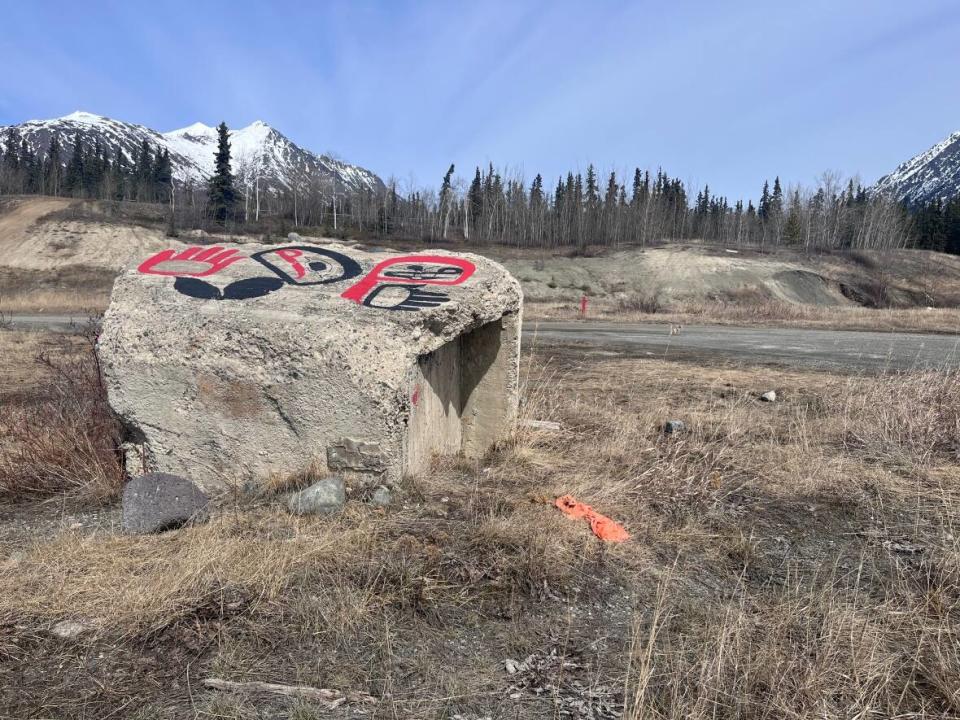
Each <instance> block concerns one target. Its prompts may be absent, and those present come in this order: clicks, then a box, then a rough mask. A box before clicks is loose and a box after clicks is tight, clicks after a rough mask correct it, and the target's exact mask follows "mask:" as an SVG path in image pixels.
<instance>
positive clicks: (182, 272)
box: [137, 245, 246, 277]
mask: <svg viewBox="0 0 960 720" xmlns="http://www.w3.org/2000/svg"><path fill="white" fill-rule="evenodd" d="M245 257H246V255H241V254H240V251H239V250H236V249H234V248H230V249H227V250H224V249H223V248H222V247H220V246H219V245H215V246H213V247H191V248H187V249H186V250H181V251H180V252H177V251H176V250H164V251H162V252H158V253H157V254H156V255H154V256H153V257H150V258H147V259H146V260H144V261H143V262H142V263H140V267H138V268H137V270H138V271H140V272H142V273H145V274H147V275H174V276H177V277H206V276H207V275H213V274H214V273H218V272H220V271H221V270H223V269H224V268H225V267H227V266H228V265H230V264H232V263H235V262H236V261H237V260H243V259H244V258H245Z"/></svg>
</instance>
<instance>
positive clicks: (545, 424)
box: [520, 419, 560, 432]
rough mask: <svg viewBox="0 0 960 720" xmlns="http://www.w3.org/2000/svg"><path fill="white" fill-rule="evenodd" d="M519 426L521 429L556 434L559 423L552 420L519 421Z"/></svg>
mask: <svg viewBox="0 0 960 720" xmlns="http://www.w3.org/2000/svg"><path fill="white" fill-rule="evenodd" d="M520 424H521V425H522V426H523V427H526V428H530V429H531V430H549V431H551V432H556V431H557V430H560V423H558V422H555V421H553V420H526V419H525V420H521V421H520Z"/></svg>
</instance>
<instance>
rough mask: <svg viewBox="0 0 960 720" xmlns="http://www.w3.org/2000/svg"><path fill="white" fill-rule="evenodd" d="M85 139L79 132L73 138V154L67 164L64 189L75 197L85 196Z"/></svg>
mask: <svg viewBox="0 0 960 720" xmlns="http://www.w3.org/2000/svg"><path fill="white" fill-rule="evenodd" d="M83 162H84V152H83V138H82V137H81V136H80V133H79V132H78V133H77V134H76V135H75V136H74V138H73V153H72V154H71V155H70V160H69V161H68V162H67V172H66V175H65V177H64V183H63V184H64V187H65V188H66V190H67V192H69V193H70V194H71V195H73V196H74V197H78V196H81V195H83V179H84V172H83Z"/></svg>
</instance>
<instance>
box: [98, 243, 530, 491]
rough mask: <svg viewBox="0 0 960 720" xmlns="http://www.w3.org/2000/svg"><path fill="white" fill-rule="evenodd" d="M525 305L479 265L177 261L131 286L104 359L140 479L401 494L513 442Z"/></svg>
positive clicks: (325, 255) (148, 269)
mask: <svg viewBox="0 0 960 720" xmlns="http://www.w3.org/2000/svg"><path fill="white" fill-rule="evenodd" d="M521 306H522V295H521V291H520V285H519V283H518V282H517V281H516V280H515V279H514V278H513V277H511V276H510V275H509V273H507V272H506V271H505V270H504V269H503V268H502V267H501V266H500V265H498V264H497V263H495V262H493V261H491V260H489V259H487V258H483V257H480V256H477V255H470V254H455V253H450V252H446V251H441V250H430V251H429V252H424V253H410V254H397V253H382V252H378V253H376V254H372V253H367V252H363V251H360V250H357V249H356V248H350V247H347V246H345V245H341V244H337V243H332V242H329V243H328V242H326V241H323V240H309V239H304V238H299V237H296V238H294V239H293V240H292V241H291V242H290V243H288V244H285V245H279V246H267V245H258V244H244V245H231V246H216V247H196V248H186V249H183V248H178V249H171V250H167V251H163V252H161V253H158V254H156V255H154V256H151V257H147V258H143V260H142V262H140V263H139V264H138V265H137V266H136V267H132V268H129V269H128V270H127V271H126V272H124V273H123V274H121V275H120V276H119V277H118V279H117V281H116V283H115V285H114V289H113V295H112V297H111V302H110V307H109V308H108V310H107V312H106V314H105V316H104V319H103V325H102V332H101V336H100V340H99V343H98V352H99V355H100V358H101V362H102V366H103V371H104V377H105V380H106V384H107V390H108V397H109V400H110V404H111V406H112V407H113V408H114V410H115V411H116V413H117V414H118V416H119V417H120V419H121V420H122V422H123V423H124V425H125V427H126V428H127V434H128V438H127V439H128V441H129V444H128V445H127V447H129V448H136V450H137V452H136V453H130V457H129V458H128V466H129V470H130V471H131V472H133V473H137V474H139V473H140V472H143V469H144V468H145V469H146V470H148V471H162V472H168V473H173V474H181V475H188V476H190V477H191V478H194V479H195V481H196V482H197V483H198V485H200V486H201V487H202V488H204V489H205V490H210V491H213V490H220V489H224V488H226V487H229V486H233V485H239V486H243V485H244V484H245V483H250V482H254V483H255V482H260V481H262V480H263V479H265V478H267V477H269V476H276V475H278V474H292V473H296V472H299V471H302V470H303V469H304V468H307V467H310V466H311V464H312V463H317V462H319V463H320V464H323V463H326V464H327V466H328V467H329V468H330V469H331V470H335V471H351V472H358V473H365V474H368V475H371V476H373V477H374V479H375V480H376V481H377V484H381V483H388V484H391V483H394V482H396V481H397V480H399V479H400V477H401V476H402V475H403V474H404V473H415V472H418V471H420V470H422V469H423V468H425V467H426V465H427V463H428V462H429V460H430V457H431V456H432V455H433V454H434V453H457V452H464V453H466V454H468V455H471V456H478V455H482V454H483V453H484V452H486V451H487V449H488V448H489V447H490V446H491V445H493V444H495V443H496V442H497V441H499V440H501V439H502V438H504V437H506V435H507V434H508V433H509V432H510V431H511V429H512V427H513V424H514V422H515V420H516V416H517V405H518V403H517V398H518V395H517V393H518V370H519V343H520V321H521Z"/></svg>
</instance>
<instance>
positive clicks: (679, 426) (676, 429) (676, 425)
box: [663, 420, 687, 435]
mask: <svg viewBox="0 0 960 720" xmlns="http://www.w3.org/2000/svg"><path fill="white" fill-rule="evenodd" d="M686 429H687V424H686V423H685V422H683V420H667V421H666V422H665V423H664V424H663V432H664V433H665V434H667V435H673V434H674V433H681V432H683V431H684V430H686Z"/></svg>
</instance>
